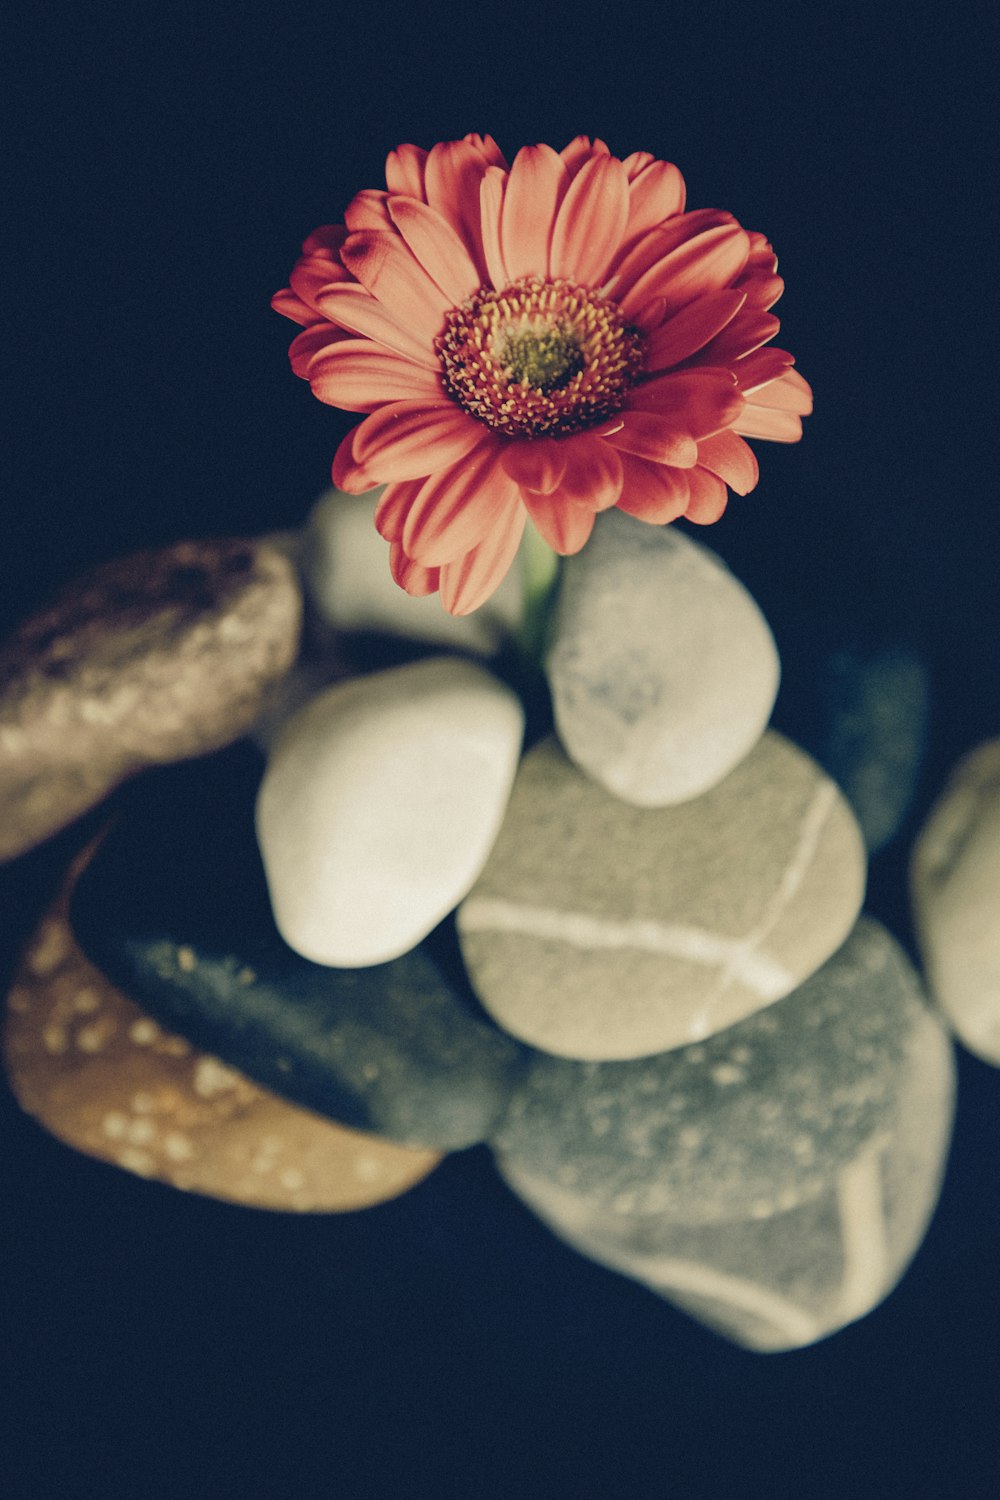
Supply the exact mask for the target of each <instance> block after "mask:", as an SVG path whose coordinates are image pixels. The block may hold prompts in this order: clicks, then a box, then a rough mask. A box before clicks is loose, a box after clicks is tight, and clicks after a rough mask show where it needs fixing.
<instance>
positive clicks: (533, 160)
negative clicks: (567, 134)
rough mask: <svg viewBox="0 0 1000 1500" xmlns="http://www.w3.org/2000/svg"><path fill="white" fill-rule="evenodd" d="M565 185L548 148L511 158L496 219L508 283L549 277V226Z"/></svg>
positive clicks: (528, 149) (557, 160)
mask: <svg viewBox="0 0 1000 1500" xmlns="http://www.w3.org/2000/svg"><path fill="white" fill-rule="evenodd" d="M569 182H570V177H569V173H568V171H567V170H566V166H565V163H564V162H563V160H562V158H561V157H560V156H558V155H557V154H556V152H555V151H553V149H552V147H551V146H523V147H522V148H521V150H520V151H519V152H518V153H517V155H516V156H515V158H514V165H513V166H512V167H511V169H510V176H509V177H508V179H507V190H506V192H505V194H504V200H503V213H502V215H501V219H500V246H501V251H502V254H503V261H504V265H505V266H506V268H507V274H508V275H509V276H510V278H511V280H512V281H516V280H517V279H518V277H520V276H547V275H548V274H549V243H550V241H551V239H552V226H553V224H554V222H555V217H556V213H557V211H558V209H559V205H560V203H561V202H562V199H563V197H564V196H565V194H566V191H567V189H568V187H569Z"/></svg>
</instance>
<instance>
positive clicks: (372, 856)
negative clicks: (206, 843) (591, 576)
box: [257, 657, 524, 968]
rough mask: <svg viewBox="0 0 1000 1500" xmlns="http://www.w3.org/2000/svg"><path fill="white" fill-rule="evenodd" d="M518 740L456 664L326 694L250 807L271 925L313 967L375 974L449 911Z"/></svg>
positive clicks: (505, 786) (513, 723)
mask: <svg viewBox="0 0 1000 1500" xmlns="http://www.w3.org/2000/svg"><path fill="white" fill-rule="evenodd" d="M523 730H524V714H523V711H522V709H521V705H520V703H519V701H518V699H517V698H516V697H515V695H514V694H513V693H512V692H511V691H510V689H509V688H506V687H504V686H503V684H502V683H500V682H498V681H497V679H496V678H495V677H492V676H491V675H490V674H489V673H488V672H486V671H484V670H483V669H482V668H480V667H477V666H474V665H473V664H472V663H471V662H467V661H463V660H461V659H459V658H458V657H438V658H435V659H433V660H430V661H422V662H415V663H412V664H411V665H408V666H405V667H397V668H394V669H392V670H390V671H387V672H379V673H373V674H371V675H370V676H367V677H361V678H356V679H355V680H353V681H350V682H343V683H337V684H336V685H335V686H333V687H332V688H328V689H327V690H326V691H325V692H323V693H321V694H319V696H318V697H317V698H315V699H313V700H312V702H310V703H308V704H307V705H306V707H305V708H303V709H301V710H300V711H299V712H298V713H297V714H295V715H294V716H293V718H292V719H291V720H290V721H289V723H288V724H287V725H286V727H285V729H284V731H283V733H282V734H281V736H280V737H279V739H278V740H277V743H276V744H275V746H274V748H273V750H272V752H271V756H270V759H269V761H268V767H267V772H266V774H265V777H264V780H263V783H262V785H261V789H260V795H259V797H258V801H257V832H258V837H259V839H260V847H261V853H262V855H263V858H264V868H265V870H266V872H267V882H268V886H269V888H270V892H271V901H272V905H273V907H274V915H275V920H276V921H277V924H278V927H279V929H280V931H281V934H282V936H283V937H284V939H285V941H286V942H287V943H289V944H290V946H291V947H293V948H294V949H295V950H296V952H298V953H301V954H303V956H304V957H306V958H311V959H313V960H314V961H315V962H317V963H324V964H335V965H337V966H338V967H341V968H351V967H361V966H368V965H371V964H380V963H386V962H388V960H389V959H392V958H397V957H399V956H400V955H401V954H403V953H406V952H407V951H408V950H409V949H411V948H413V947H414V946H415V945H416V944H417V943H419V942H420V940H421V939H422V938H424V937H425V936H426V935H427V933H428V932H430V930H431V929H432V928H433V927H435V926H436V925H437V923H438V922H440V921H441V920H442V918H443V917H445V916H446V915H447V914H448V912H450V911H452V910H453V909H454V907H455V906H457V905H458V902H459V901H460V900H461V899H462V897H463V896H464V895H465V894H466V892H467V891H468V890H469V888H470V886H471V885H472V883H473V881H474V880H475V879H476V876H477V875H478V874H479V871H480V870H481V869H482V866H483V862H484V860H485V859H486V857H487V855H488V854H489V851H490V849H491V847H492V845H493V841H494V839H495V838H496V836H497V833H498V831H499V828H500V822H501V820H502V818H503V815H504V810H505V808H506V804H507V798H508V796H509V794H510V788H511V784H512V781H513V778H514V772H515V770H516V768H517V757H518V753H519V750H520V746H521V737H522V734H523Z"/></svg>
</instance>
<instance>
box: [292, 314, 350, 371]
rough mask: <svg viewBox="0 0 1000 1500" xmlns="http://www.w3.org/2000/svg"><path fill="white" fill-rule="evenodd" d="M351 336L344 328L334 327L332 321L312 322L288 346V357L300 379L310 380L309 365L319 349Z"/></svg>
mask: <svg viewBox="0 0 1000 1500" xmlns="http://www.w3.org/2000/svg"><path fill="white" fill-rule="evenodd" d="M349 337H350V335H349V334H347V333H345V332H344V330H343V329H342V328H334V327H333V325H332V324H330V323H311V324H310V325H309V327H308V328H307V329H305V331H304V332H303V333H299V334H296V336H295V338H293V339H292V342H291V344H290V345H289V347H288V358H289V360H290V361H291V365H292V369H293V370H294V372H295V374H296V375H297V376H298V377H299V379H300V380H308V379H309V366H310V365H311V364H312V361H313V359H314V357H315V356H316V355H317V354H318V353H319V351H320V350H321V349H329V348H330V346H331V345H332V344H339V343H341V342H342V341H343V340H344V339H346V338H349Z"/></svg>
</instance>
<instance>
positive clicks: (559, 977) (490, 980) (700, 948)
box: [458, 732, 865, 1060]
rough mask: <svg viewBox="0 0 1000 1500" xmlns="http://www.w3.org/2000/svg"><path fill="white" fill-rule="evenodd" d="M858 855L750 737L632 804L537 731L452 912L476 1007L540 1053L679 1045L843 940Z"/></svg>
mask: <svg viewBox="0 0 1000 1500" xmlns="http://www.w3.org/2000/svg"><path fill="white" fill-rule="evenodd" d="M864 883H865V857H864V848H863V845H862V841H861V835H860V833H859V831H858V827H857V824H856V823H855V821H854V818H853V816H852V814H851V812H850V810H849V809H848V807H847V804H846V803H845V801H844V799H843V797H842V796H841V794H840V792H839V791H838V789H837V788H836V786H835V785H834V784H833V782H832V781H830V780H829V778H827V777H826V776H825V775H824V774H823V773H822V772H821V771H820V769H819V767H818V766H817V765H816V764H815V762H814V761H812V760H811V759H810V758H809V757H808V756H806V755H805V754H803V753H802V751H800V750H798V749H796V747H795V746H794V745H791V744H789V743H788V742H787V741H786V740H784V739H782V738H781V737H780V736H779V735H776V734H774V733H771V732H769V733H767V734H766V735H765V736H764V738H763V739H762V740H761V741H760V742H759V743H758V744H757V746H756V747H755V749H754V750H752V751H751V753H750V755H749V756H747V757H746V758H745V759H744V760H743V761H741V763H740V765H739V766H737V767H736V769H735V770H734V771H732V772H730V774H729V776H727V777H726V779H725V780H724V781H722V782H720V783H718V784H717V785H716V786H715V787H713V788H712V790H711V791H709V792H706V793H705V794H704V796H702V797H699V798H698V799H697V800H696V801H693V802H686V803H683V804H682V805H680V806H677V807H670V808H658V809H649V808H642V809H640V808H634V807H630V806H628V805H627V804H625V803H623V802H621V801H620V800H619V799H618V798H616V797H613V796H611V795H610V794H609V793H608V792H606V791H604V790H603V789H602V788H601V787H599V786H597V784H596V783H595V782H593V781H592V780H590V778H588V777H586V776H584V775H583V774H582V772H580V771H578V770H577V769H576V768H575V767H574V766H573V765H572V764H571V763H570V762H569V761H568V760H567V759H566V757H565V755H564V754H563V753H562V751H561V750H560V748H559V746H558V745H557V744H556V742H555V741H554V740H552V739H550V740H547V741H543V742H542V743H541V744H540V745H537V746H536V747H535V748H534V749H533V750H531V751H530V752H529V754H528V755H527V756H526V757H525V758H524V760H523V761H522V763H521V769H520V771H519V772H518V777H517V780H516V782H515V785H514V791H513V794H512V797H511V802H510V807H509V809H508V813H507V817H506V820H505V821H504V825H503V828H502V830H501V833H500V837H499V838H498V840H497V842H496V845H495V846H494V849H493V852H492V854H491V855H490V858H489V860H488V861H487V864H486V866H485V868H484V870H483V873H482V875H481V876H480V878H479V880H478V881H477V882H476V885H475V887H474V888H473V890H472V891H471V893H470V895H469V896H468V897H467V898H466V900H465V901H464V902H463V904H462V906H461V907H460V909H459V912H458V931H459V937H460V940H461V945H462V953H463V956H464V958H465V961H466V965H467V967H468V970H469V974H470V977H471V979H472V983H473V986H474V988H475V990H476V992H477V994H478V995H479V997H480V999H481V1000H482V1002H483V1004H484V1006H485V1007H486V1009H487V1010H488V1011H489V1012H490V1014H491V1015H492V1016H494V1017H495V1018H496V1020H497V1021H498V1022H499V1024H500V1025H501V1026H503V1027H505V1028H506V1029H507V1030H508V1031H510V1032H511V1033H512V1034H513V1035H514V1036H517V1037H520V1038H521V1039H522V1040H524V1041H527V1042H530V1043H531V1044H532V1045H533V1046H535V1047H539V1048H541V1050H542V1051H545V1052H553V1053H556V1054H558V1055H560V1056H566V1057H576V1058H593V1059H596V1060H606V1059H611V1058H630V1057H643V1056H645V1055H647V1054H649V1053H656V1052H663V1051H666V1050H667V1049H668V1048H671V1047H681V1046H684V1045H685V1044H686V1043H689V1042H693V1041H698V1040H701V1039H703V1038H704V1037H707V1036H710V1035H711V1034H712V1033H713V1032H716V1031H721V1030H722V1029H723V1028H724V1027H727V1026H731V1025H733V1024H734V1022H736V1021H739V1020H741V1019H742V1018H743V1017H744V1016H746V1015H749V1014H752V1013H753V1012H754V1011H757V1010H760V1009H761V1008H762V1007H764V1006H766V1005H770V1004H772V1003H773V1002H774V1001H775V1000H779V999H781V997H782V996H783V995H787V994H788V993H789V992H790V991H791V990H793V989H794V988H795V987H796V986H797V985H799V984H801V983H802V981H803V980H804V979H806V978H807V977H808V976H809V975H810V974H811V973H813V972H814V971H815V970H816V969H817V968H818V967H819V966H820V964H821V963H823V962H824V960H825V959H827V958H828V957H829V956H830V954H831V953H833V952H834V950H835V949H836V948H837V947H838V946H839V945H840V944H841V943H842V942H843V940H844V938H845V937H846V936H847V934H848V933H849V932H850V930H851V927H852V926H853V925H854V921H855V918H856V917H857V915H858V911H859V910H860V907H861V901H862V897H863V894H864Z"/></svg>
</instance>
